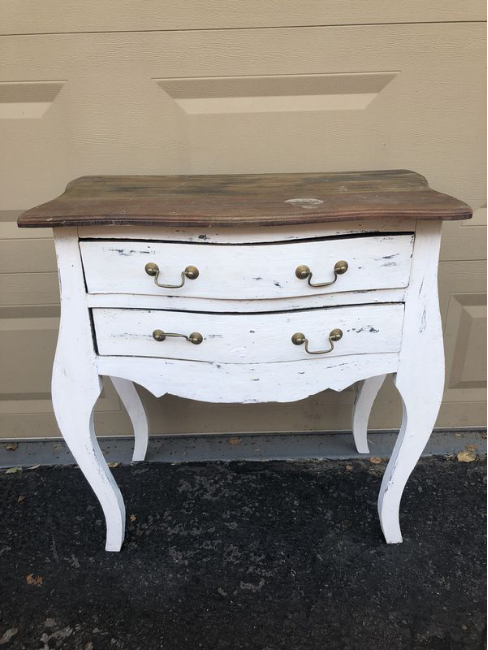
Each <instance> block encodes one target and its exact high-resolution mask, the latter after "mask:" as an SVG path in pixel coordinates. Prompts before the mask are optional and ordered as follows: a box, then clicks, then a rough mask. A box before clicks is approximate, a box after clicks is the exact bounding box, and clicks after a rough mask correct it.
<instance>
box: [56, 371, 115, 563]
mask: <svg viewBox="0 0 488 650" xmlns="http://www.w3.org/2000/svg"><path fill="white" fill-rule="evenodd" d="M65 379H66V368H64V367H63V365H62V364H61V363H60V362H59V359H57V363H56V364H55V368H54V371H53V382H52V398H53V406H54V413H55V415H56V420H57V423H58V426H59V428H60V430H61V433H62V434H63V438H64V439H65V440H66V444H67V445H68V447H69V449H70V451H71V453H72V454H73V456H74V458H75V460H76V462H77V463H78V465H79V467H80V469H81V471H82V472H83V474H84V475H85V478H86V480H87V481H88V483H89V484H90V486H91V488H92V489H93V491H94V492H95V494H96V496H97V497H98V500H99V501H100V505H101V506H102V509H103V513H104V515H105V521H106V525H107V536H106V546H105V548H106V550H107V551H120V548H121V546H122V542H123V540H124V531H125V507H124V501H123V499H122V495H121V493H120V490H119V488H118V486H117V484H116V482H115V480H114V478H113V476H112V474H111V472H110V469H109V468H108V465H107V462H106V460H105V458H104V457H103V454H102V452H101V450H100V446H99V444H98V441H97V438H96V435H95V429H94V426H93V407H94V405H95V402H96V401H97V398H98V396H99V394H100V390H101V382H100V381H98V382H97V384H98V385H97V384H95V385H92V386H83V387H81V386H80V387H79V390H78V391H77V392H74V391H73V390H71V388H72V387H71V386H70V382H68V384H67V383H66V381H65Z"/></svg>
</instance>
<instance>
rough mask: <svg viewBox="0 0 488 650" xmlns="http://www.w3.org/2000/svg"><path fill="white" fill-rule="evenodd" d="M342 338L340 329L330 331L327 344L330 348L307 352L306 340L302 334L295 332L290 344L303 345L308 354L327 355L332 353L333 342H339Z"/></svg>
mask: <svg viewBox="0 0 488 650" xmlns="http://www.w3.org/2000/svg"><path fill="white" fill-rule="evenodd" d="M341 338H342V330H340V329H335V330H332V332H331V333H330V334H329V343H330V348H329V349H328V350H315V351H312V350H309V349H308V339H307V337H306V336H305V334H302V333H301V332H297V333H296V334H293V336H292V337H291V342H292V343H293V344H294V345H303V344H304V343H305V352H308V354H327V353H328V352H332V350H333V349H334V342H335V341H340V340H341Z"/></svg>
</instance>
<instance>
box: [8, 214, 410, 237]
mask: <svg viewBox="0 0 488 650" xmlns="http://www.w3.org/2000/svg"><path fill="white" fill-rule="evenodd" d="M414 231H415V221H413V220H412V219H405V218H403V219H390V218H388V217H385V218H383V219H369V220H366V221H348V222H344V221H343V222H341V221H338V222H337V221H336V222H332V223H307V224H298V225H297V224H295V225H286V226H274V227H273V228H267V227H266V226H256V227H252V226H241V227H240V228H225V227H223V228H217V227H216V228H210V229H209V228H196V227H195V228H178V227H177V226H173V227H171V226H144V227H140V226H139V227H138V226H79V227H78V237H79V238H80V240H83V239H132V240H139V241H153V242H156V241H181V242H186V243H193V244H202V243H203V244H205V243H207V244H266V243H270V242H292V241H297V240H299V239H317V238H318V237H340V236H345V235H362V234H364V235H366V234H375V233H385V232H389V233H394V232H399V233H408V232H414ZM20 232H21V233H23V234H24V237H27V236H29V231H26V230H21V231H20ZM30 232H34V233H37V232H40V231H37V230H34V231H30Z"/></svg>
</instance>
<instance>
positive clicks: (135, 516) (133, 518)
mask: <svg viewBox="0 0 488 650" xmlns="http://www.w3.org/2000/svg"><path fill="white" fill-rule="evenodd" d="M129 519H130V520H131V521H135V520H136V519H137V515H131V516H130V517H129Z"/></svg>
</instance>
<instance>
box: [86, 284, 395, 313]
mask: <svg viewBox="0 0 488 650" xmlns="http://www.w3.org/2000/svg"><path fill="white" fill-rule="evenodd" d="M404 301H405V289H378V290H377V291H348V292H347V293H329V294H319V295H317V296H300V297H295V298H273V299H271V300H265V299H263V300H260V301H259V302H258V303H257V302H256V301H255V300H225V301H222V300H212V299H208V298H185V297H184V296H146V295H138V294H132V293H130V294H127V293H124V294H117V293H100V294H87V297H86V302H87V305H88V306H89V307H102V308H113V309H171V310H178V311H202V312H209V313H211V312H217V313H221V312H222V311H224V312H226V313H236V314H238V313H246V312H255V311H256V310H257V309H259V311H262V312H266V311H267V312H269V311H295V310H296V309H313V308H317V307H339V306H341V305H344V304H345V303H347V304H348V305H371V304H374V303H383V304H385V303H389V302H395V303H397V302H398V303H400V302H401V303H403V302H404Z"/></svg>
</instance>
